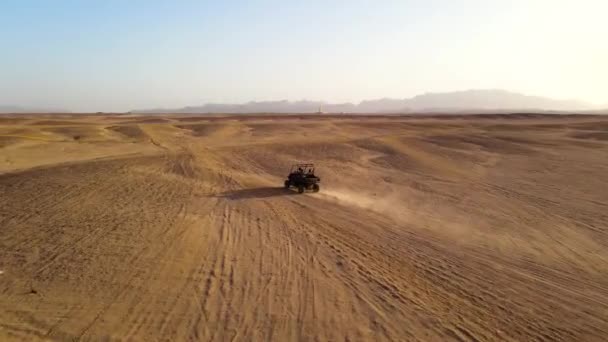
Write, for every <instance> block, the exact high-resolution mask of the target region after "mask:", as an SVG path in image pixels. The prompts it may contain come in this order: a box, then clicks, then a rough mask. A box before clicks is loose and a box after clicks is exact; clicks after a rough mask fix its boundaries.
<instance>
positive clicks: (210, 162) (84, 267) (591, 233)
mask: <svg viewBox="0 0 608 342" xmlns="http://www.w3.org/2000/svg"><path fill="white" fill-rule="evenodd" d="M298 162H311V163H314V164H315V167H316V172H317V173H318V175H319V177H320V178H321V181H320V191H319V192H318V193H309V192H306V193H303V194H298V193H297V192H296V191H294V190H293V189H284V188H283V181H284V180H285V177H286V176H287V173H288V171H289V168H290V166H291V165H292V164H294V163H298ZM0 232H1V236H0V339H1V340H4V341H9V340H71V339H82V340H108V339H109V340H117V339H118V340H123V339H124V340H140V341H154V340H171V341H179V340H204V341H226V340H231V341H241V340H275V341H296V340H300V341H313V340H314V341H364V340H369V341H372V340H373V341H416V340H417V341H493V340H501V341H555V340H561V341H604V340H606V338H607V336H608V249H607V248H606V247H607V246H608V117H605V116H599V115H598V116H594V115H550V114H547V115H535V114H513V115H430V114H429V115H329V114H326V115H323V114H321V115H311V114H309V115H296V114H292V115H281V114H273V115H263V114H259V115H257V114H247V115H245V114H240V115H239V114H234V115H219V114H218V115H170V114H158V115H126V114H121V115H113V114H98V115H85V114H82V115H80V114H47V115H42V114H19V115H3V116H0Z"/></svg>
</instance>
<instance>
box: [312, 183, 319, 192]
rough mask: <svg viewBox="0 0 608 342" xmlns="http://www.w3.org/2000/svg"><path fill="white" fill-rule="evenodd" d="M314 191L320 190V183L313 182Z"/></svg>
mask: <svg viewBox="0 0 608 342" xmlns="http://www.w3.org/2000/svg"><path fill="white" fill-rule="evenodd" d="M312 191H314V192H319V184H313V185H312Z"/></svg>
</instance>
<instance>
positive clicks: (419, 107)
mask: <svg viewBox="0 0 608 342" xmlns="http://www.w3.org/2000/svg"><path fill="white" fill-rule="evenodd" d="M513 111H518V112H521V111H529V112H586V111H593V112H594V113H596V112H598V113H599V112H601V113H606V112H608V104H607V105H606V106H593V105H590V104H588V103H585V102H582V101H578V100H556V99H551V98H547V97H540V96H529V95H523V94H519V93H514V92H510V91H505V90H495V89H482V90H465V91H455V92H444V93H425V94H422V95H417V96H414V97H411V98H403V99H391V98H382V99H376V100H365V101H361V102H359V103H357V104H355V103H348V102H347V103H328V102H324V101H308V100H302V101H287V100H282V101H262V102H256V101H252V102H246V103H240V104H226V103H208V104H204V105H200V106H188V107H182V108H156V109H135V110H132V111H130V112H129V113H136V114H162V113H177V114H179V113H188V114H206V113H318V112H322V113H378V114H389V113H464V112H468V113H489V112H501V113H504V112H513ZM67 112H69V111H66V110H59V109H45V108H27V107H18V106H0V113H67Z"/></svg>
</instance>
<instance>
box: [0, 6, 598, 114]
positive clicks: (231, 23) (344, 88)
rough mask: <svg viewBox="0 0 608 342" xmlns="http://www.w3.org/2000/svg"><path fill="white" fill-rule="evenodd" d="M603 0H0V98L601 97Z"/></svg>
mask: <svg viewBox="0 0 608 342" xmlns="http://www.w3.org/2000/svg"><path fill="white" fill-rule="evenodd" d="M606 13H608V1H606V0H401V1H382V0H376V1H357V0H350V1H339V0H335V1H317V0H308V1H298V2H296V1H253V0H251V1H229V0H227V1H180V0H173V1H169V0H166V1H163V0H130V1H123V0H98V1H93V0H91V1H86V0H82V1H76V0H73V1H68V0H38V1H33V0H2V1H0V105H19V106H27V107H44V108H63V109H69V110H72V111H128V110H131V109H144V108H176V107H182V106H188V105H201V104H204V103H208V102H213V103H218V102H222V103H235V102H247V101H252V100H255V101H268V100H283V99H287V100H294V101H295V100H303V99H308V100H325V101H329V102H355V103H356V102H359V101H361V100H364V99H375V98H384V97H390V98H406V97H411V96H414V95H418V94H421V93H425V92H443V91H456V90H467V89H486V88H487V89H505V90H510V91H516V92H521V93H525V94H530V95H539V96H547V97H553V98H557V99H580V100H583V101H587V102H590V103H596V104H608V39H607V37H608V24H607V22H606V20H607V19H606V18H607V17H606Z"/></svg>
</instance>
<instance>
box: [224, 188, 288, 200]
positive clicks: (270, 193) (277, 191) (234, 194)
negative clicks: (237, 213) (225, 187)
mask: <svg viewBox="0 0 608 342" xmlns="http://www.w3.org/2000/svg"><path fill="white" fill-rule="evenodd" d="M297 194H298V193H297V192H296V191H293V190H291V189H285V188H277V187H262V188H252V189H241V190H234V191H227V192H224V193H221V194H219V195H218V197H222V198H228V199H231V200H239V199H252V198H269V197H277V196H291V195H297Z"/></svg>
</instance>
